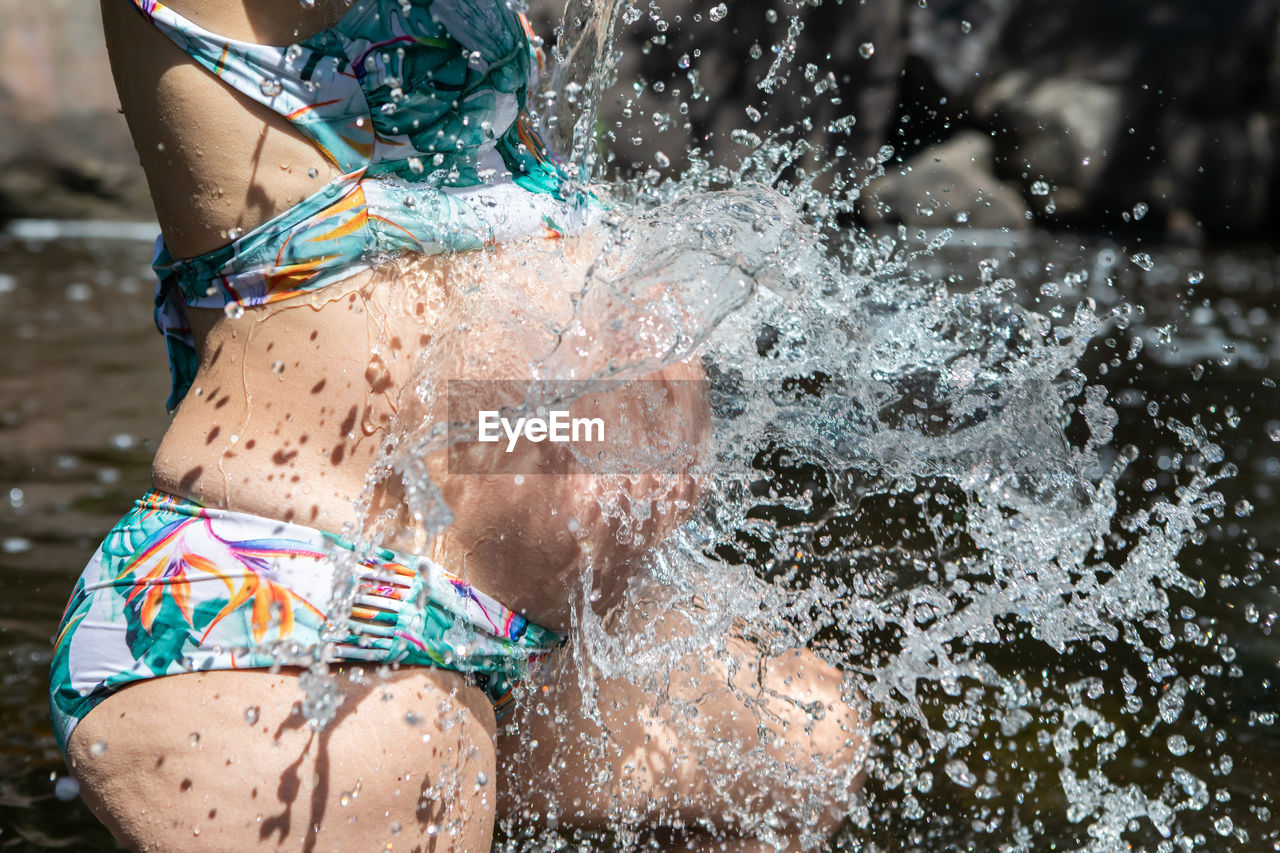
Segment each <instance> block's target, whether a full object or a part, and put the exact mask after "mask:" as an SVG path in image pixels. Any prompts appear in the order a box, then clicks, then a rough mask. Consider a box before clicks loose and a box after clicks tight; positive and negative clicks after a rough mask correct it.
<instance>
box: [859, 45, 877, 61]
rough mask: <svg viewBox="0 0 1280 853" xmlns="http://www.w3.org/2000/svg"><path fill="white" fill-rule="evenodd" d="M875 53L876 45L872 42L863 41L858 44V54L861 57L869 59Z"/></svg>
mask: <svg viewBox="0 0 1280 853" xmlns="http://www.w3.org/2000/svg"><path fill="white" fill-rule="evenodd" d="M875 54H876V46H875V44H873V43H872V42H869V41H864V42H863V43H862V44H860V45H858V56H861V57H862V58H863V59H870V58H871V57H873V56H875Z"/></svg>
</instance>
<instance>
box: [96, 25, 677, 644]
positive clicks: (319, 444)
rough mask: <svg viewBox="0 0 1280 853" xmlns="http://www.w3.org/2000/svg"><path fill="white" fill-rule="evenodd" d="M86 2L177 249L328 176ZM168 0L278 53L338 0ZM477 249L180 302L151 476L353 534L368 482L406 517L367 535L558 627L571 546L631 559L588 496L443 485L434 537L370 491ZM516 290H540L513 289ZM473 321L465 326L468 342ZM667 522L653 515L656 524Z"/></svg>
mask: <svg viewBox="0 0 1280 853" xmlns="http://www.w3.org/2000/svg"><path fill="white" fill-rule="evenodd" d="M102 5H103V17H104V22H105V26H106V35H107V43H108V48H109V51H110V54H111V57H112V68H113V72H114V74H115V77H116V81H117V86H118V88H119V91H120V97H121V102H122V106H123V108H124V112H125V114H126V116H127V117H128V118H129V122H130V127H131V130H132V132H133V134H134V139H135V144H136V146H137V148H138V151H139V156H140V160H141V162H142V166H143V168H144V171H145V172H146V175H147V179H148V182H149V184H150V186H151V189H152V194H153V198H154V200H155V205H156V210H157V213H158V215H159V218H160V222H161V229H162V232H163V236H164V239H165V244H166V247H167V249H168V251H169V253H170V255H171V256H172V257H173V258H176V259H182V258H188V257H193V256H196V255H200V254H203V253H206V252H209V251H211V250H214V249H218V248H220V247H222V246H225V245H226V244H227V243H228V242H229V240H230V239H231V238H232V237H233V236H234V235H235V234H237V233H243V232H245V231H248V230H251V229H253V228H255V227H256V226H258V225H259V224H261V223H263V222H265V221H267V220H269V219H271V218H272V217H273V216H274V215H276V214H278V213H280V212H282V211H286V210H289V209H290V208H292V207H293V206H294V205H296V204H298V202H300V201H302V200H303V199H305V198H307V197H308V196H310V195H311V194H312V193H315V192H316V191H317V190H318V189H320V188H321V187H323V186H325V184H326V183H327V182H329V181H331V180H333V179H335V178H337V177H338V176H339V175H340V173H341V170H339V169H337V168H335V167H334V166H333V165H332V164H331V163H330V162H329V161H328V160H327V159H326V158H325V157H324V156H322V154H321V153H320V151H318V150H317V148H316V146H315V144H314V143H313V142H312V141H311V140H309V139H307V138H305V137H304V136H303V135H302V134H300V133H299V132H298V131H297V130H296V129H295V128H294V127H293V126H292V125H291V124H290V123H289V121H287V120H286V119H284V118H282V117H281V116H279V115H277V114H276V113H274V112H272V111H271V110H269V109H267V108H265V107H263V106H261V105H259V104H257V103H254V102H252V100H250V99H248V98H246V97H244V96H243V95H242V94H240V93H237V92H235V91H233V90H232V89H230V88H228V87H227V86H226V85H224V84H223V82H222V81H220V80H219V79H217V78H216V77H214V76H213V75H211V74H210V73H208V70H207V69H206V68H202V67H200V66H199V65H197V64H196V62H194V61H193V60H192V59H191V58H189V57H188V56H187V55H186V54H185V53H183V51H182V50H180V49H178V48H177V47H176V46H175V45H174V44H173V43H172V42H171V41H170V40H169V39H168V38H166V37H165V36H164V35H162V34H161V33H160V32H158V31H157V30H156V29H155V28H154V27H153V26H151V25H150V24H149V23H148V22H147V20H146V19H145V18H143V17H142V16H141V15H139V14H138V12H137V10H136V9H134V8H133V3H132V2H131V0H103V4H102ZM175 11H176V12H178V13H179V14H181V15H183V16H184V17H185V18H186V19H188V20H190V21H191V22H193V23H195V24H197V25H199V26H201V27H203V28H204V29H206V30H210V31H214V32H217V33H218V34H219V35H221V36H225V37H227V38H232V39H241V40H245V41H252V42H256V43H260V44H274V45H278V46H286V45H290V44H294V43H296V42H298V41H299V40H303V39H305V38H306V37H307V36H309V35H311V34H312V33H314V32H318V31H320V30H323V29H324V28H326V27H329V26H331V25H333V24H334V23H335V21H338V20H339V19H341V18H342V17H343V16H344V15H345V14H346V13H347V12H348V5H347V3H346V2H345V0H327V2H326V0H317V2H316V3H315V4H314V5H313V6H309V7H308V6H304V5H303V4H299V3H298V2H297V0H271V2H269V0H186V2H182V3H179V4H175ZM544 242H550V241H544ZM475 254H476V253H470V252H468V253H461V254H448V253H442V254H432V255H414V256H410V257H408V258H406V259H403V261H402V262H401V263H399V264H398V265H394V266H392V267H375V268H374V269H373V270H370V271H365V272H362V273H359V274H357V275H354V276H352V277H350V278H347V279H345V280H343V281H341V282H340V283H339V284H336V285H332V286H328V287H324V288H323V289H321V290H318V291H316V292H315V293H312V294H309V295H308V296H306V297H302V298H293V299H287V300H284V301H280V302H275V303H272V304H269V305H260V306H256V307H252V308H250V309H247V310H244V311H243V312H241V311H227V312H223V311H220V310H209V309H199V308H191V309H189V311H188V313H189V316H190V325H191V330H192V332H193V335H194V338H195V345H196V355H197V358H198V363H199V368H198V371H197V373H196V375H195V379H194V382H193V383H192V386H191V390H190V391H189V393H187V395H186V397H185V399H184V400H183V401H182V403H181V405H180V406H179V407H178V409H177V411H176V413H175V415H174V418H173V421H172V423H171V425H170V428H169V429H168V431H167V432H166V434H165V436H164V438H163V440H162V441H161V444H160V447H159V448H158V452H157V454H156V457H155V461H154V465H153V480H154V484H155V486H156V487H157V488H159V489H162V490H164V491H167V492H171V493H174V494H178V495H181V496H183V497H187V498H191V499H193V500H196V501H198V502H200V503H203V504H205V505H208V506H215V507H222V508H227V509H232V510H238V511H244V512H249V513H253V514H256V515H262V516H266V517H271V518H280V519H283V520H289V521H295V522H298V523H302V524H307V525H311V526H314V527H316V528H320V529H326V530H333V531H339V532H342V531H348V532H350V530H351V528H350V525H351V524H352V523H353V522H355V521H357V519H356V512H355V509H354V507H355V505H356V504H357V502H358V501H359V500H360V498H361V496H362V495H364V497H365V498H366V499H369V500H371V503H372V506H373V507H374V509H375V511H376V512H377V513H379V514H380V515H381V516H382V517H384V518H385V517H388V516H390V517H392V518H399V519H402V520H404V521H405V522H406V523H405V524H404V525H403V526H401V527H400V528H399V529H398V530H397V531H396V533H395V534H394V535H392V536H388V534H387V528H386V526H385V525H384V526H383V527H382V528H381V530H380V532H379V536H380V544H384V545H387V546H389V547H396V548H401V549H405V550H411V551H416V552H420V553H423V552H425V553H427V554H429V555H430V556H431V557H433V559H436V560H437V561H438V562H441V563H443V564H444V566H445V568H446V569H448V570H450V571H453V572H455V573H457V574H459V575H463V576H466V577H467V578H468V579H469V580H470V581H471V582H472V583H474V584H476V585H477V586H478V587H479V588H482V589H484V590H485V591H487V592H489V593H490V594H491V595H493V596H495V597H496V598H498V599H500V600H502V601H503V602H504V603H506V604H507V605H508V606H511V607H513V608H515V609H517V610H520V611H522V612H524V613H525V614H526V615H528V616H529V617H530V618H532V619H534V621H537V622H540V623H541V624H544V625H546V626H547V627H551V628H559V627H564V626H565V625H566V624H567V618H568V616H567V612H568V601H567V596H566V595H565V588H564V587H565V584H566V583H568V582H570V580H571V575H572V573H573V572H574V571H575V570H576V568H577V567H578V565H579V557H580V556H581V550H582V549H581V545H582V543H583V542H584V541H588V540H594V541H593V544H592V550H593V555H594V558H595V559H596V561H597V562H598V563H608V562H613V563H616V564H619V565H621V564H623V563H626V562H628V561H630V560H632V559H633V558H634V556H635V554H636V552H637V548H635V547H634V546H628V547H626V548H622V549H621V550H619V551H618V553H617V554H616V555H610V554H609V546H608V543H607V541H606V540H608V539H610V534H611V532H612V529H613V528H612V525H611V523H610V522H609V521H608V520H607V519H603V518H602V517H601V516H600V514H599V512H598V507H597V506H596V504H595V503H594V502H593V501H594V500H595V498H594V497H593V496H592V494H591V492H590V489H588V488H583V487H582V484H581V483H574V482H571V481H569V480H567V479H565V478H560V480H559V481H554V482H551V481H540V482H541V485H538V486H536V487H530V488H527V489H526V490H525V493H524V494H522V493H519V492H513V490H512V488H511V485H510V482H509V479H507V478H496V479H495V478H490V479H489V480H485V478H472V479H469V480H466V479H463V480H458V479H455V480H453V481H452V482H451V483H449V484H446V486H445V493H446V495H448V496H449V499H450V500H451V501H453V502H454V503H456V504H458V505H460V506H462V507H463V508H462V509H461V510H459V511H458V513H457V515H456V518H455V522H454V524H453V525H451V526H450V528H449V530H448V531H447V532H446V534H445V535H444V536H436V537H434V538H432V537H427V536H425V535H424V534H423V533H422V532H421V531H422V530H423V528H422V526H421V525H415V524H413V523H412V522H411V516H412V514H413V513H412V511H411V510H410V509H409V508H408V507H407V506H406V505H405V502H404V499H403V492H402V491H401V489H400V488H399V485H398V482H397V480H396V478H394V477H392V478H389V479H388V480H387V481H386V482H385V483H384V486H383V487H382V488H380V489H375V490H374V491H373V492H372V493H370V492H368V491H367V490H366V481H367V478H368V476H369V472H370V469H371V467H372V466H373V464H374V462H375V461H376V460H377V459H378V457H379V452H380V449H381V446H382V444H383V439H384V438H386V436H387V435H388V432H389V430H390V429H391V428H392V426H393V423H394V422H395V420H396V417H397V413H398V412H400V410H401V407H402V406H403V405H405V403H406V401H412V399H413V397H412V394H408V395H406V393H405V391H406V389H407V388H408V389H409V390H410V391H412V390H413V389H412V388H411V387H410V386H411V385H412V384H413V382H415V381H417V380H419V379H421V378H422V377H421V376H418V377H415V376H414V369H415V364H417V363H418V362H419V359H420V356H421V354H422V353H423V352H424V351H426V350H427V349H428V348H429V347H432V346H435V345H438V343H439V341H440V340H441V339H443V338H445V337H448V336H450V335H452V336H453V338H455V339H457V338H458V337H459V335H458V326H459V322H460V321H459V316H458V312H457V311H455V310H453V309H452V308H451V303H452V301H453V300H452V291H453V290H454V289H455V284H456V280H457V279H459V278H460V277H465V276H466V275H471V276H474V274H475V273H474V269H475V266H476V265H475V262H474V259H473V258H472V257H470V256H472V255H475ZM502 254H503V252H502V251H499V252H498V255H499V256H501V255H502ZM575 263H576V261H573V260H572V259H570V261H569V262H568V264H569V266H573V265H574V264H575ZM499 267H500V268H501V269H502V272H501V273H500V275H501V276H502V278H503V281H502V282H501V289H503V290H510V292H511V293H512V294H513V296H512V300H511V301H512V302H514V303H520V302H522V301H523V302H524V304H529V303H530V302H532V301H537V300H544V299H550V300H553V301H554V300H555V299H557V297H564V296H567V290H566V291H565V292H564V293H559V294H557V293H556V288H557V285H556V283H555V281H554V278H555V277H554V276H551V277H550V279H551V280H549V277H548V275H547V272H546V268H545V265H540V264H539V263H536V262H535V263H524V262H513V263H508V264H505V265H502V264H499ZM564 283H565V284H566V285H568V284H570V283H571V282H569V281H568V280H566V281H565V282H564ZM532 290H538V291H539V292H540V294H541V295H540V296H539V297H534V298H529V297H528V294H529V293H530V292H531V291H532ZM517 293H521V294H524V295H523V296H515V295H514V294H517ZM562 301H563V305H565V306H567V305H568V299H567V298H564V299H563V300H562ZM504 310H505V309H504ZM469 321H474V317H471V318H469ZM481 325H483V324H482V323H481V324H475V325H474V328H473V331H472V332H469V333H468V334H469V335H471V336H472V337H473V338H474V337H475V336H477V335H479V334H480V333H479V331H478V329H479V327H480V326H481ZM494 337H495V338H501V337H502V335H501V334H495V335H494ZM466 343H467V344H468V345H469V346H471V347H472V349H473V351H478V352H484V351H485V348H486V347H490V348H489V350H488V351H487V353H486V354H484V356H483V358H482V359H481V361H484V360H490V361H492V360H493V358H494V351H493V349H492V347H491V346H490V344H489V343H487V342H485V341H482V340H474V339H473V340H469V341H466ZM498 360H501V358H499V359H498ZM515 361H516V362H518V361H519V358H518V357H517V358H515ZM681 371H684V372H683V373H682V372H681ZM676 373H677V374H679V375H680V376H681V377H685V376H688V377H692V376H694V375H695V374H696V371H690V370H686V369H684V368H679V367H677V368H676ZM444 378H447V377H444ZM412 417H413V415H411V416H410V418H412ZM402 421H403V418H402ZM439 471H440V469H439V468H437V469H436V473H439ZM549 508H550V511H549V512H548V509H549ZM575 515H576V517H577V518H576V520H575V521H574V522H573V524H572V525H570V526H568V527H567V526H566V522H567V520H568V519H570V518H571V517H573V516H575ZM670 522H671V519H670V518H668V519H658V518H655V519H654V521H653V522H652V524H650V526H651V527H653V528H654V529H653V531H652V532H653V534H654V536H657V535H660V533H661V530H663V529H669V524H670ZM569 530H574V531H576V533H573V534H571V533H569V532H568V531H569ZM415 531H419V532H417V533H415ZM584 531H585V532H587V533H589V534H590V535H586V536H584ZM633 541H634V539H633ZM640 550H642V549H640Z"/></svg>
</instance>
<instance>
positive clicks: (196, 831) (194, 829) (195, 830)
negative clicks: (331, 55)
mask: <svg viewBox="0 0 1280 853" xmlns="http://www.w3.org/2000/svg"><path fill="white" fill-rule="evenodd" d="M313 2H314V0H313ZM191 834H192V835H199V834H200V827H198V826H193V827H191Z"/></svg>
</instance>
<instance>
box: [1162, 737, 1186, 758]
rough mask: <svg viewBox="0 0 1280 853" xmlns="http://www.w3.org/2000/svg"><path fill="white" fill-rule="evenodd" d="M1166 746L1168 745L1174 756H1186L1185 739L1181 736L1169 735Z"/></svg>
mask: <svg viewBox="0 0 1280 853" xmlns="http://www.w3.org/2000/svg"><path fill="white" fill-rule="evenodd" d="M1166 744H1168V747H1169V751H1170V752H1172V753H1173V754H1174V755H1186V754H1187V749H1188V748H1187V739H1186V738H1185V737H1183V736H1182V735H1169V739H1168V740H1167V741H1166Z"/></svg>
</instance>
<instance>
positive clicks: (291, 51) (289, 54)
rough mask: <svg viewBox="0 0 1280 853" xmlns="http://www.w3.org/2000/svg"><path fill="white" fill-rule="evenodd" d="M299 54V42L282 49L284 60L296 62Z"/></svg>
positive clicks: (300, 48)
mask: <svg viewBox="0 0 1280 853" xmlns="http://www.w3.org/2000/svg"><path fill="white" fill-rule="evenodd" d="M300 56H302V45H300V44H291V45H289V46H288V47H286V48H285V49H284V61H285V62H297V61H298V57H300Z"/></svg>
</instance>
